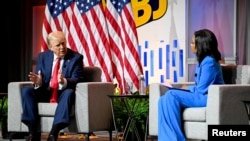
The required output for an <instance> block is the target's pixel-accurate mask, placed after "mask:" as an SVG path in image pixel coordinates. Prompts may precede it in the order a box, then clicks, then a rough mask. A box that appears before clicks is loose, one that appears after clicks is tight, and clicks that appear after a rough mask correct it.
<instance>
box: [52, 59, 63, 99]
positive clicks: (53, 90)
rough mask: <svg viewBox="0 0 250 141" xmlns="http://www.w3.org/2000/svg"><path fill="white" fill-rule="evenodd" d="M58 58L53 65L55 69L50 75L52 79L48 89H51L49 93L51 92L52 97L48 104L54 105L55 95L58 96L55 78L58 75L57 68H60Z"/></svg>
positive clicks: (56, 79)
mask: <svg viewBox="0 0 250 141" xmlns="http://www.w3.org/2000/svg"><path fill="white" fill-rule="evenodd" d="M60 60H61V59H60V58H57V60H56V61H57V62H56V64H55V67H54V71H53V75H52V79H51V83H50V87H51V91H52V95H51V98H50V103H56V102H57V94H58V87H59V86H58V85H59V84H58V78H57V75H58V71H59V68H60Z"/></svg>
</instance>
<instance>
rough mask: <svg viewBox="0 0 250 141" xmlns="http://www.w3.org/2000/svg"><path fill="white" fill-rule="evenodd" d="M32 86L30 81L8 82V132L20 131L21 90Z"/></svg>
mask: <svg viewBox="0 0 250 141" xmlns="http://www.w3.org/2000/svg"><path fill="white" fill-rule="evenodd" d="M26 85H32V83H31V82H30V81H24V82H10V83H9V84H8V131H11V132H15V131H22V129H21V128H22V127H21V125H22V122H21V116H22V103H21V102H22V101H21V100H22V99H21V88H22V87H24V86H26Z"/></svg>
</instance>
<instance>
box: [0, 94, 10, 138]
mask: <svg viewBox="0 0 250 141" xmlns="http://www.w3.org/2000/svg"><path fill="white" fill-rule="evenodd" d="M7 114H8V99H7V96H4V97H3V98H2V99H0V131H1V133H0V134H1V137H3V138H5V136H7Z"/></svg>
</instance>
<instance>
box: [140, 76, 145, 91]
mask: <svg viewBox="0 0 250 141" xmlns="http://www.w3.org/2000/svg"><path fill="white" fill-rule="evenodd" d="M139 84H140V85H139V94H140V95H146V93H145V79H144V76H143V75H140V76H139Z"/></svg>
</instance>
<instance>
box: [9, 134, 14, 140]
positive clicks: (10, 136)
mask: <svg viewBox="0 0 250 141" xmlns="http://www.w3.org/2000/svg"><path fill="white" fill-rule="evenodd" d="M13 135H14V133H9V141H12V138H13Z"/></svg>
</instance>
